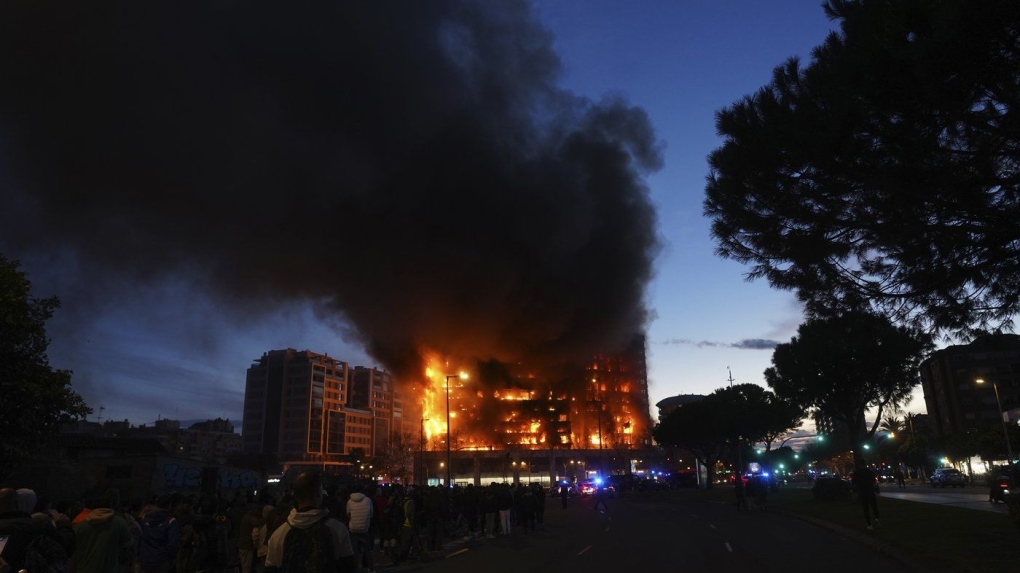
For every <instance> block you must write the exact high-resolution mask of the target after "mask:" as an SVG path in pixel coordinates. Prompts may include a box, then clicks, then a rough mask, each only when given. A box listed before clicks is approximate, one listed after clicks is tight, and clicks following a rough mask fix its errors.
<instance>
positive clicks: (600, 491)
mask: <svg viewBox="0 0 1020 573" xmlns="http://www.w3.org/2000/svg"><path fill="white" fill-rule="evenodd" d="M599 504H602V509H604V510H606V513H608V512H609V506H608V505H606V488H605V487H603V486H602V485H599V486H597V487H596V488H595V511H598V510H599Z"/></svg>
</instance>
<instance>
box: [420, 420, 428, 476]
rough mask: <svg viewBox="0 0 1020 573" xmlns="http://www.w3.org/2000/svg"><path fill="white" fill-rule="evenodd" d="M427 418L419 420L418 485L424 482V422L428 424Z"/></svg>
mask: <svg viewBox="0 0 1020 573" xmlns="http://www.w3.org/2000/svg"><path fill="white" fill-rule="evenodd" d="M428 421H429V419H428V418H422V419H421V438H420V439H419V442H418V460H419V463H418V467H419V468H421V469H420V470H418V479H419V480H421V481H419V482H418V483H419V484H423V483H424V482H425V422H428Z"/></svg>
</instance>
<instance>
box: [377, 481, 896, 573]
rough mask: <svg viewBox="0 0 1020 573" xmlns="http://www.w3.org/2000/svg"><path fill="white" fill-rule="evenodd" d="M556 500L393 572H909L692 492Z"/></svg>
mask: <svg viewBox="0 0 1020 573" xmlns="http://www.w3.org/2000/svg"><path fill="white" fill-rule="evenodd" d="M608 505H609V511H608V512H604V511H595V510H594V509H593V503H592V501H591V500H588V499H585V500H579V499H577V498H571V499H570V506H569V507H568V508H567V509H565V510H564V509H561V507H560V500H559V499H554V498H550V499H548V500H547V509H546V519H545V523H544V524H542V525H539V526H538V530H537V531H536V532H534V533H531V532H529V533H527V534H525V533H523V532H522V531H520V530H516V531H513V532H511V534H510V535H509V536H506V537H498V538H496V539H471V540H460V541H455V542H453V543H449V544H447V546H446V548H445V550H444V551H443V553H442V554H441V555H436V556H435V558H433V559H432V560H431V561H429V562H428V563H418V562H410V563H407V562H405V564H402V565H401V566H399V567H384V568H383V569H385V570H386V571H416V570H421V571H428V572H429V573H433V572H434V573H449V572H457V573H460V572H463V573H467V572H472V573H473V572H485V573H502V572H506V573H528V572H535V573H545V572H555V571H562V572H564V573H574V572H584V573H602V572H607V573H608V572H626V573H631V572H633V573H638V572H646V571H651V572H663V571H723V572H726V571H741V572H743V571H749V572H755V573H758V572H768V571H775V572H783V573H789V572H791V571H825V572H827V573H841V572H846V573H851V572H852V573H860V572H861V571H897V570H899V571H902V570H904V567H903V565H902V564H900V563H899V562H897V561H895V560H893V559H892V558H890V557H887V556H885V555H882V554H879V553H877V552H876V551H874V550H873V549H870V548H868V547H866V546H864V545H862V544H860V543H858V542H856V541H852V540H850V539H845V538H842V537H840V536H839V535H838V534H836V533H834V532H832V531H829V530H827V529H824V528H820V527H817V526H815V525H812V524H810V523H807V522H805V521H801V520H799V519H797V518H795V517H791V516H786V515H781V514H779V513H776V512H770V511H766V512H756V513H745V512H740V513H738V512H737V511H736V510H735V508H734V506H733V505H732V504H722V503H715V502H707V501H698V500H695V499H694V496H691V497H690V499H687V496H683V495H680V496H673V495H671V496H666V495H657V494H641V495H637V494H634V495H632V496H628V497H624V498H616V499H610V500H608Z"/></svg>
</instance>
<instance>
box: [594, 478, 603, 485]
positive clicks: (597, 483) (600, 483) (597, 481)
mask: <svg viewBox="0 0 1020 573" xmlns="http://www.w3.org/2000/svg"><path fill="white" fill-rule="evenodd" d="M595 485H602V478H600V477H597V478H595Z"/></svg>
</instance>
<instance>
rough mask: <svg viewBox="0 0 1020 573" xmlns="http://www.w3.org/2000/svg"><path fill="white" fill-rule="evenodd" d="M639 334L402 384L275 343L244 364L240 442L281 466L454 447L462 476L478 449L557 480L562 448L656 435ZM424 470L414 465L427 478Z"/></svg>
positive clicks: (596, 449) (427, 455) (599, 448)
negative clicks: (618, 343)
mask: <svg viewBox="0 0 1020 573" xmlns="http://www.w3.org/2000/svg"><path fill="white" fill-rule="evenodd" d="M644 344H645V341H644V337H643V336H636V337H635V338H634V340H633V341H632V342H631V344H630V345H629V346H628V347H627V348H626V349H625V350H624V351H622V352H616V353H605V354H597V355H595V356H594V357H593V358H592V359H591V360H590V361H588V362H587V363H584V364H580V365H577V366H574V367H563V368H559V369H554V370H550V371H549V372H546V373H544V374H542V373H538V372H536V371H533V370H529V369H528V368H527V367H526V366H525V365H523V364H517V365H506V364H502V363H499V362H496V361H489V362H484V363H475V364H472V365H470V367H469V368H464V369H451V368H450V367H449V366H448V363H447V362H445V361H444V362H439V361H437V360H430V361H429V363H430V366H429V367H428V368H427V369H426V371H425V372H424V373H423V375H422V377H421V378H420V379H419V380H411V381H409V382H405V383H397V382H396V381H394V380H393V379H392V378H391V377H390V376H389V375H388V374H387V373H385V372H383V371H380V370H377V369H368V368H362V367H357V368H351V367H349V366H348V365H347V364H346V363H345V362H342V361H340V360H337V359H334V358H330V357H328V356H327V355H323V354H317V353H314V352H309V351H300V352H299V351H296V350H293V349H287V350H274V351H271V352H267V353H266V354H264V355H263V357H262V358H260V359H257V360H256V361H255V362H254V364H253V365H252V366H251V367H250V368H249V369H248V373H247V383H246V391H245V409H244V421H243V428H244V435H243V438H242V439H243V447H244V450H245V452H248V453H256V454H270V455H274V456H276V458H277V459H278V460H279V462H280V463H281V464H282V465H284V466H291V465H305V464H313V465H321V466H323V467H327V468H329V467H332V468H334V470H336V471H344V470H343V469H341V468H344V467H347V469H350V465H351V464H352V460H351V459H350V457H349V456H350V454H351V453H352V452H363V453H364V454H365V455H366V456H367V457H370V458H379V457H386V456H392V455H397V456H399V455H401V454H404V455H406V454H408V452H395V451H394V446H396V447H398V448H402V449H405V450H406V449H411V450H414V449H415V447H417V452H413V451H412V452H410V453H411V454H415V455H413V456H408V457H413V458H415V461H414V462H413V465H414V466H423V465H426V464H427V463H429V462H427V461H426V459H428V460H433V461H435V460H440V459H441V458H443V459H445V458H444V456H445V455H446V452H447V451H449V452H450V456H451V458H454V459H456V460H457V462H456V463H458V464H459V466H458V467H459V468H460V471H458V472H457V474H458V475H457V476H456V479H460V480H461V481H465V480H466V481H480V479H481V475H482V473H485V472H483V469H482V468H483V466H484V465H485V464H484V463H483V462H482V459H483V458H491V459H496V460H501V461H502V463H503V465H504V467H503V473H504V475H505V474H506V471H507V461H508V460H511V459H512V460H513V462H516V461H518V460H524V459H528V460H531V465H532V467H537V468H540V469H539V470H538V471H539V472H540V473H541V474H543V475H542V476H541V477H540V478H536V479H540V480H541V481H546V480H547V479H554V478H556V477H557V476H558V475H559V472H558V471H556V468H559V467H563V466H564V465H565V463H566V462H565V460H558V458H563V457H572V458H579V457H582V456H585V455H586V454H587V455H590V456H596V455H598V454H599V453H600V452H604V451H617V452H618V451H626V450H633V449H636V448H639V447H642V446H646V445H649V444H650V443H651V436H650V430H651V419H650V416H649V409H648V383H647V374H646V367H645V348H644ZM448 424H449V425H448ZM448 430H449V431H448ZM415 438H417V439H415ZM447 440H449V444H447ZM448 446H449V447H448ZM440 454H442V455H440ZM624 457H627V456H624ZM469 459H471V460H474V462H473V466H474V467H473V468H471V469H469V468H468V467H466V466H465V464H464V462H465V460H469ZM536 460H538V461H537V462H536ZM438 463H445V462H442V461H441V460H440V461H439V462H438ZM468 465H472V462H468ZM489 465H490V466H491V465H492V464H489ZM510 467H511V469H513V470H517V469H518V466H517V464H516V463H513V465H512V466H510ZM521 467H525V463H524V462H522V464H521ZM404 469H405V470H407V469H409V468H404ZM421 469H422V468H421V467H415V468H414V469H413V472H414V473H413V474H412V475H416V476H420V477H419V478H418V479H423V478H425V473H426V472H424V471H419V470H421ZM465 470H466V471H465ZM433 471H435V469H434V470H433ZM529 471H535V470H529ZM377 473H381V472H377ZM488 473H492V471H491V469H490V471H489V472H488ZM496 473H498V472H496ZM464 474H473V477H465V475H464ZM515 475H516V474H515ZM387 477H396V476H387ZM404 479H408V478H407V477H404Z"/></svg>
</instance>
